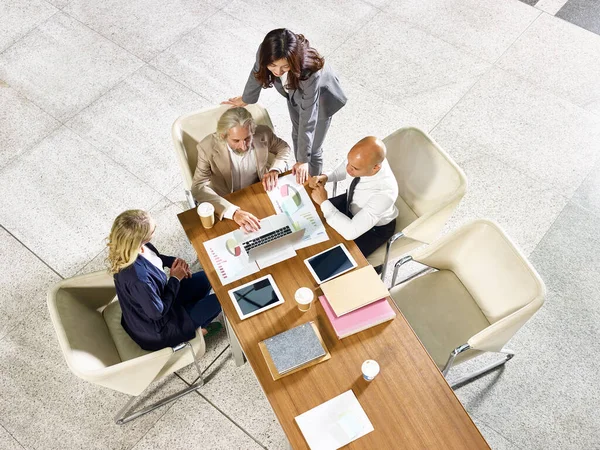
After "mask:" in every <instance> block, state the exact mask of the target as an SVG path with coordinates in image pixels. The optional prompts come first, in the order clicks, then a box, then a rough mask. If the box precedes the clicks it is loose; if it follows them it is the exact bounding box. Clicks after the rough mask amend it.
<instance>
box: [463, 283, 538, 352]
mask: <svg viewBox="0 0 600 450" xmlns="http://www.w3.org/2000/svg"><path fill="white" fill-rule="evenodd" d="M543 303H544V294H542V295H540V296H538V297H536V298H535V299H533V301H531V302H530V303H528V304H527V305H525V306H523V307H522V308H520V309H518V310H517V311H515V312H513V313H512V314H509V315H508V316H506V317H504V318H503V319H500V320H498V321H497V322H495V323H493V324H491V325H490V326H489V327H487V328H485V329H483V330H481V331H480V332H479V333H477V334H476V335H475V336H473V337H471V338H470V339H469V340H468V341H467V343H468V344H469V346H470V347H471V348H472V349H474V350H482V351H488V352H499V351H501V350H502V347H504V346H505V345H506V343H507V342H508V341H509V340H510V339H511V338H512V337H513V336H514V335H515V334H516V333H517V331H519V329H520V328H521V327H522V326H523V325H525V323H526V322H527V321H528V320H529V319H531V317H533V315H534V314H535V313H536V311H537V310H538V309H540V307H541V306H542V304H543Z"/></svg>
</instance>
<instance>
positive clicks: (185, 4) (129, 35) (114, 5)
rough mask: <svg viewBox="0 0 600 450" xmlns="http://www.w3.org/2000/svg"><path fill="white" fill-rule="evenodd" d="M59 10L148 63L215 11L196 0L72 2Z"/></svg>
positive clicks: (82, 0)
mask: <svg viewBox="0 0 600 450" xmlns="http://www.w3.org/2000/svg"><path fill="white" fill-rule="evenodd" d="M63 11H64V12H66V13H67V14H69V15H71V16H73V17H75V18H76V19H77V20H80V21H81V22H83V23H84V24H86V25H87V26H89V27H90V28H91V29H92V30H95V31H97V32H98V33H100V34H101V35H103V36H104V37H106V38H108V39H110V40H111V41H113V42H115V43H116V44H118V45H119V46H121V47H123V48H124V49H126V50H129V51H130V52H131V53H133V54H134V55H136V56H137V57H138V58H141V59H143V60H144V61H148V60H149V59H152V58H153V57H154V56H156V55H157V54H159V53H160V52H161V51H163V50H165V49H166V48H167V47H169V46H170V45H171V44H173V43H175V42H177V41H178V40H179V39H181V37H183V36H184V35H185V34H187V33H188V32H190V31H191V30H193V29H194V28H196V27H197V26H198V25H200V24H201V23H202V22H203V21H204V20H206V19H207V18H208V17H210V16H211V15H212V14H214V13H215V11H216V8H215V7H213V6H211V5H209V4H207V3H205V2H202V1H198V0H130V1H127V2H121V1H119V0H105V1H102V2H89V1H85V0H72V1H71V2H69V4H68V5H67V6H66V7H65V8H64V9H63Z"/></svg>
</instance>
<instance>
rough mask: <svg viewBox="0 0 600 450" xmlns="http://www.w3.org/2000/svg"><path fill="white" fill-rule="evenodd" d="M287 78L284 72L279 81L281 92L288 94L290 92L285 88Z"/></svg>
mask: <svg viewBox="0 0 600 450" xmlns="http://www.w3.org/2000/svg"><path fill="white" fill-rule="evenodd" d="M287 78H288V73H287V72H285V73H284V74H283V75H281V76H280V77H279V80H280V81H281V85H282V86H283V90H284V91H285V92H288V93H289V92H290V91H289V89H288V88H287V87H286V84H287Z"/></svg>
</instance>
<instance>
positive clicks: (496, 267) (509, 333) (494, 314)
mask: <svg viewBox="0 0 600 450" xmlns="http://www.w3.org/2000/svg"><path fill="white" fill-rule="evenodd" d="M410 260H414V261H417V262H419V263H421V264H424V265H426V266H429V267H428V268H426V269H424V270H423V271H422V272H420V273H418V274H414V275H412V276H410V277H408V278H407V279H405V280H403V281H402V282H401V283H399V284H398V285H396V286H394V287H392V289H391V290H390V294H391V296H392V298H393V299H394V301H395V302H396V305H397V306H398V309H400V311H402V314H403V315H404V317H406V320H408V322H409V323H410V325H411V327H412V328H413V330H414V331H415V333H416V334H417V336H418V337H419V339H420V340H421V342H422V343H423V345H424V346H425V348H426V349H427V351H428V352H429V354H430V355H431V357H432V358H433V360H434V361H435V363H436V364H437V365H438V367H439V368H440V370H442V372H443V374H444V376H446V375H447V374H448V373H449V371H450V369H451V368H452V367H453V365H455V364H459V363H462V362H464V361H466V360H468V359H471V358H474V357H475V356H478V355H480V354H482V353H484V352H497V353H502V354H503V358H502V359H501V360H499V361H497V362H494V363H492V364H490V365H488V366H486V367H483V368H482V369H479V370H477V371H475V372H473V373H470V374H468V375H466V376H464V377H462V378H460V379H459V380H456V381H455V382H453V384H452V387H455V386H459V385H461V384H464V383H465V382H467V381H470V380H472V379H474V378H475V377H478V376H480V375H482V374H484V373H486V372H488V371H490V370H492V369H494V368H496V367H498V366H500V365H502V364H504V363H506V362H507V361H509V360H510V359H511V358H512V357H513V356H514V353H513V352H512V351H510V350H508V349H504V346H505V345H506V343H507V342H508V341H509V340H510V339H511V338H512V337H513V336H514V334H515V333H516V332H517V331H518V330H519V329H520V328H521V327H522V326H523V325H524V324H525V322H527V321H528V320H529V319H530V318H531V317H532V316H533V315H534V314H535V312H536V311H537V310H538V309H540V307H541V306H542V304H543V303H544V298H545V296H546V287H545V286H544V282H543V281H542V279H541V278H540V276H539V275H538V273H537V272H536V270H535V269H534V268H533V267H532V266H531V264H530V263H529V261H527V258H526V257H525V256H524V255H523V254H522V253H521V252H520V251H519V249H518V248H517V247H516V246H515V244H514V243H513V242H512V241H511V240H510V238H509V237H508V236H507V235H506V234H505V233H504V231H502V229H501V228H500V227H499V226H498V225H497V224H496V223H494V222H491V221H489V220H476V221H473V222H471V223H469V224H467V225H464V226H462V227H461V228H459V229H458V230H456V231H454V232H453V233H451V234H448V235H446V236H444V237H442V238H441V239H439V240H438V241H436V242H434V243H432V244H431V245H429V246H428V247H425V248H423V249H420V250H416V251H415V252H414V253H412V254H411V255H409V256H406V257H404V258H402V259H401V260H400V261H398V263H396V268H395V270H394V278H393V279H394V281H395V279H396V274H397V270H398V267H399V266H401V265H402V264H403V263H405V262H407V261H410ZM425 272H430V273H427V274H424V273H425Z"/></svg>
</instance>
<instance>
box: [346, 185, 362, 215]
mask: <svg viewBox="0 0 600 450" xmlns="http://www.w3.org/2000/svg"><path fill="white" fill-rule="evenodd" d="M359 181H360V177H356V178H355V179H354V180H352V183H350V187H349V188H348V195H347V196H346V215H347V216H348V217H352V213H351V212H350V203H352V199H353V198H354V189H356V185H357V184H358V182H359Z"/></svg>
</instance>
